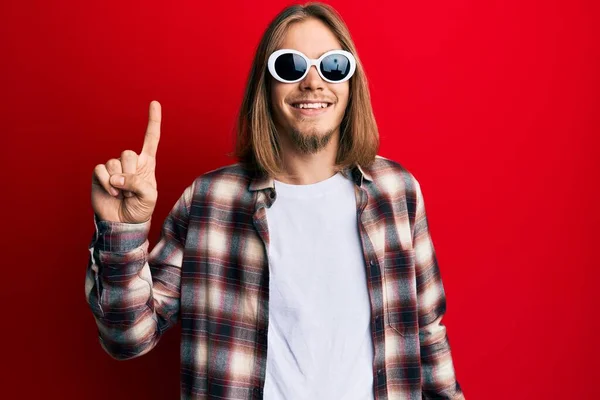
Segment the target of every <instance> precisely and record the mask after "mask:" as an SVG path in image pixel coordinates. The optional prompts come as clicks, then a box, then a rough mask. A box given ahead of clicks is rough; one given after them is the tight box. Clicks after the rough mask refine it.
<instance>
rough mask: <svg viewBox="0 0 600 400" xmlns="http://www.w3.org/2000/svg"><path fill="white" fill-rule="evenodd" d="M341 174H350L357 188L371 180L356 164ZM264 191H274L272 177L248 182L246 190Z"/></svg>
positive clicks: (258, 176) (257, 177)
mask: <svg viewBox="0 0 600 400" xmlns="http://www.w3.org/2000/svg"><path fill="white" fill-rule="evenodd" d="M342 173H343V174H344V175H346V176H347V174H350V175H351V176H352V180H353V181H354V183H355V184H356V185H358V186H362V183H363V180H367V181H369V182H371V181H372V180H373V178H372V177H371V174H369V172H368V171H367V170H366V169H365V168H364V167H362V166H360V165H358V164H356V165H355V166H354V167H351V168H346V169H344V170H343V171H342ZM265 189H273V190H275V183H274V180H273V177H272V176H268V175H264V174H263V175H260V174H255V175H254V177H253V178H252V179H251V180H250V185H248V190H250V191H251V192H253V191H258V190H265Z"/></svg>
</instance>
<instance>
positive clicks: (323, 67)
mask: <svg viewBox="0 0 600 400" xmlns="http://www.w3.org/2000/svg"><path fill="white" fill-rule="evenodd" d="M313 65H314V66H316V67H317V71H318V72H319V75H320V76H321V78H323V80H324V81H326V82H329V83H341V82H345V81H347V80H348V79H350V78H351V77H352V75H353V74H354V71H355V70H356V60H355V59H354V56H353V55H352V54H351V53H349V52H347V51H345V50H331V51H328V52H327V53H325V54H323V55H322V56H321V57H319V58H318V59H311V58H308V57H307V56H306V55H304V54H302V53H301V52H299V51H298V50H293V49H281V50H277V51H274V52H273V54H271V55H270V56H269V61H268V67H269V72H270V73H271V75H273V78H275V79H277V80H278V81H280V82H283V83H295V82H300V81H301V80H302V79H304V78H305V77H306V75H308V71H309V70H310V68H311V67H312V66H313Z"/></svg>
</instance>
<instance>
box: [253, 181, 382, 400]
mask: <svg viewBox="0 0 600 400" xmlns="http://www.w3.org/2000/svg"><path fill="white" fill-rule="evenodd" d="M275 191H276V193H277V199H276V201H275V202H274V203H273V205H272V206H271V208H268V209H267V221H268V226H269V237H270V244H269V270H270V281H269V296H270V299H269V327H268V342H267V346H268V347H267V367H266V378H265V387H264V398H265V399H267V400H284V399H288V400H292V399H293V400H296V399H306V400H318V399H327V400H331V399H336V400H338V399H344V400H359V399H360V400H364V399H373V366H372V365H373V344H372V339H371V331H370V325H369V324H370V315H371V308H370V301H369V294H368V291H367V280H366V271H365V262H364V257H363V255H362V250H361V249H362V246H361V243H360V237H359V232H358V224H357V213H356V197H355V193H354V184H353V182H352V181H351V180H350V179H348V178H346V177H344V176H343V175H342V174H340V173H338V174H336V175H334V176H333V177H331V178H329V179H326V180H324V181H321V182H318V183H315V184H311V185H289V184H285V183H282V182H279V181H275Z"/></svg>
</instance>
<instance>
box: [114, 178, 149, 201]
mask: <svg viewBox="0 0 600 400" xmlns="http://www.w3.org/2000/svg"><path fill="white" fill-rule="evenodd" d="M110 184H111V186H114V187H116V188H118V189H123V190H128V191H130V192H133V193H135V194H136V195H138V196H140V197H146V196H148V195H149V194H150V192H151V190H152V187H151V185H150V183H148V182H145V181H144V180H143V179H140V177H139V176H138V175H136V174H115V175H112V176H111V177H110Z"/></svg>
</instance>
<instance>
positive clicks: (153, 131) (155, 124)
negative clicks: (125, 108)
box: [142, 100, 162, 157]
mask: <svg viewBox="0 0 600 400" xmlns="http://www.w3.org/2000/svg"><path fill="white" fill-rule="evenodd" d="M161 118H162V117H161V106H160V103H159V102H158V101H156V100H154V101H152V102H150V111H149V115H148V127H147V128H146V136H145V137H144V147H143V148H142V153H145V154H146V155H149V156H152V157H155V156H156V150H157V149H158V141H159V140H160V121H161Z"/></svg>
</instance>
